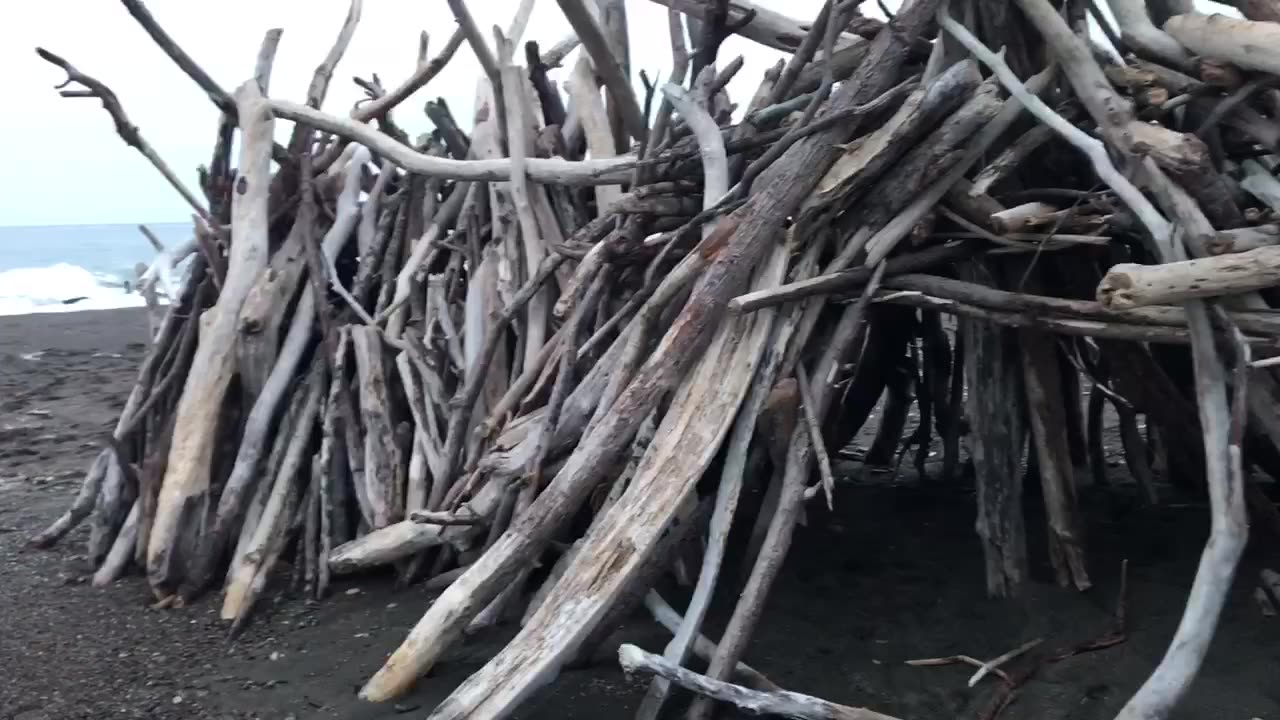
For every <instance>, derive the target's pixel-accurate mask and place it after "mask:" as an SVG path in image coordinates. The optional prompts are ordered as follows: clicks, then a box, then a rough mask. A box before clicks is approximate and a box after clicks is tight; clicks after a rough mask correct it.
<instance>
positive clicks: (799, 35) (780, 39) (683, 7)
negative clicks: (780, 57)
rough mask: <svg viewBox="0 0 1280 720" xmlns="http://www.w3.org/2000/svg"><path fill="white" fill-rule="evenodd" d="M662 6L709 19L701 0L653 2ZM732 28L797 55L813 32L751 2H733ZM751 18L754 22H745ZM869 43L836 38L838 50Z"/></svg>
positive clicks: (843, 35)
mask: <svg viewBox="0 0 1280 720" xmlns="http://www.w3.org/2000/svg"><path fill="white" fill-rule="evenodd" d="M653 2H656V3H657V4H659V5H662V6H664V7H668V8H671V9H672V10H679V11H680V12H682V13H684V14H685V15H688V16H689V17H690V18H696V19H698V20H702V19H703V18H705V17H706V16H707V5H706V4H705V3H702V2H699V1H698V0H653ZM728 5H729V25H730V26H731V27H732V28H733V30H734V32H735V33H736V34H738V35H741V36H742V37H744V38H747V39H748V40H754V41H755V42H758V43H760V44H761V45H764V46H765V47H770V48H773V49H774V50H782V51H783V52H794V51H795V50H796V48H798V47H800V43H801V42H803V41H804V37H805V35H807V34H808V32H809V23H808V22H806V21H803V20H796V19H795V18H791V17H787V16H786V15H783V14H782V13H780V12H778V11H776V10H773V9H771V8H769V7H763V6H761V5H758V4H756V3H752V2H748V1H747V0H730V2H729V3H728ZM747 16H750V22H745V23H744V22H743V20H744V19H746V18H747ZM866 44H867V41H866V40H864V39H863V38H861V37H859V36H857V35H854V34H853V33H845V32H842V33H841V34H840V35H839V37H838V38H837V39H836V49H837V50H840V49H843V48H846V47H861V46H864V45H866Z"/></svg>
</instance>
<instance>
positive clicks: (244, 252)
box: [147, 81, 274, 597]
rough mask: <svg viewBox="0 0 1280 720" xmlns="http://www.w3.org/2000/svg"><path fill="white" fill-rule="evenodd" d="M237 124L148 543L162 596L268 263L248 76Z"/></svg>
mask: <svg viewBox="0 0 1280 720" xmlns="http://www.w3.org/2000/svg"><path fill="white" fill-rule="evenodd" d="M236 103H237V107H238V110H239V115H240V122H241V126H242V128H243V134H242V137H241V146H240V165H239V177H238V179H237V180H236V192H235V194H234V196H233V199H232V208H231V212H232V227H231V237H232V242H231V256H230V261H229V263H228V266H227V274H226V278H225V279H224V281H223V283H222V290H221V292H220V293H219V294H218V300H217V302H216V303H214V305H213V307H211V308H210V309H209V310H207V311H205V312H204V313H203V314H202V315H201V316H200V319H199V323H200V342H199V345H198V346H197V347H196V354H195V357H194V358H193V359H192V361H191V369H190V371H189V372H188V374H187V380H186V383H185V385H184V387H183V391H182V395H181V397H180V398H179V400H178V407H177V410H176V417H177V423H176V424H175V425H174V429H173V443H172V446H171V449H170V453H169V461H168V465H167V468H166V471H165V476H164V481H163V483H162V484H161V486H160V496H159V499H158V503H157V505H156V514H155V520H154V521H153V523H152V527H151V533H150V538H149V542H148V547H147V577H148V580H149V581H150V583H151V586H152V588H153V590H154V591H155V592H156V594H157V595H158V596H160V597H164V596H167V595H168V594H169V593H170V592H172V591H173V590H174V588H175V586H176V584H177V582H178V581H179V580H180V579H181V575H182V572H183V568H182V565H183V564H184V559H185V558H184V557H183V556H184V555H186V554H189V553H190V552H191V551H192V550H194V549H195V543H196V542H198V540H199V537H198V535H199V529H200V528H201V527H202V526H203V525H204V523H203V517H204V514H205V513H206V508H207V506H208V504H209V482H210V467H211V465H212V460H213V457H212V453H213V446H214V442H215V439H216V433H215V427H216V425H217V421H218V416H219V415H220V414H221V409H222V401H223V398H224V396H225V395H226V391H227V387H228V385H229V384H230V382H231V375H232V373H233V372H234V369H235V358H236V355H235V351H236V320H237V318H238V317H239V314H240V308H241V306H242V305H243V304H244V301H245V298H246V297H247V296H248V294H249V291H250V290H251V289H252V287H253V285H254V283H255V282H257V279H258V276H259V274H260V273H261V272H262V271H263V270H264V269H265V268H266V265H267V253H268V248H267V222H268V218H269V208H268V207H267V197H268V193H269V188H270V183H271V178H270V161H271V147H272V146H271V141H272V132H273V128H274V121H273V119H272V117H271V112H270V110H269V109H268V108H267V106H266V100H265V99H264V98H263V97H262V94H261V92H260V91H259V90H258V85H257V83H256V82H254V81H250V82H247V83H245V84H243V85H241V86H240V88H239V89H238V90H236Z"/></svg>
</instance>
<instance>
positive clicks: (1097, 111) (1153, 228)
mask: <svg viewBox="0 0 1280 720" xmlns="http://www.w3.org/2000/svg"><path fill="white" fill-rule="evenodd" d="M1017 3H1018V6H1019V7H1020V8H1021V9H1022V11H1023V13H1024V15H1025V16H1026V17H1027V19H1028V20H1029V21H1030V22H1031V23H1032V24H1033V25H1034V26H1035V27H1036V28H1037V29H1038V30H1039V31H1040V33H1041V35H1042V36H1043V37H1044V39H1045V40H1046V42H1047V43H1048V44H1049V46H1050V47H1051V48H1052V50H1053V52H1054V53H1055V55H1057V56H1058V58H1059V59H1060V60H1061V61H1062V62H1063V65H1064V70H1065V71H1066V76H1067V78H1068V79H1070V81H1071V83H1072V85H1073V87H1074V88H1075V90H1076V95H1077V96H1078V97H1079V98H1080V100H1081V102H1082V103H1083V104H1084V105H1085V107H1086V109H1088V110H1089V112H1090V114H1091V115H1093V117H1094V119H1095V121H1096V122H1097V123H1098V124H1099V125H1100V126H1101V128H1102V130H1103V133H1104V135H1105V136H1106V137H1108V139H1109V140H1111V141H1112V142H1113V143H1115V144H1116V145H1118V146H1119V148H1120V149H1121V150H1124V151H1127V150H1128V149H1129V148H1128V147H1127V146H1126V145H1125V143H1127V142H1128V139H1127V138H1126V137H1125V136H1124V134H1123V129H1124V127H1125V123H1126V121H1127V119H1128V118H1127V116H1128V113H1127V107H1126V106H1125V105H1124V104H1123V102H1122V101H1121V100H1120V99H1119V98H1118V97H1117V96H1116V94H1115V91H1114V90H1113V89H1112V88H1111V86H1110V85H1109V84H1108V83H1107V82H1106V78H1105V76H1104V75H1103V73H1102V70H1101V69H1100V68H1099V67H1098V64H1097V61H1096V60H1095V59H1094V58H1093V57H1092V55H1091V54H1090V53H1089V51H1088V48H1087V46H1085V43H1084V42H1083V41H1082V40H1081V39H1080V38H1079V37H1078V36H1077V35H1076V34H1075V33H1074V32H1073V31H1072V30H1071V28H1070V27H1069V26H1068V25H1067V24H1066V23H1065V22H1064V21H1063V20H1062V18H1061V16H1059V15H1058V14H1057V11H1056V10H1055V8H1054V7H1053V6H1052V5H1051V4H1050V3H1049V2H1048V0H1017ZM1180 17H1188V16H1185V15H1184V16H1180ZM1172 24H1173V22H1172V20H1171V21H1170V22H1169V23H1166V25H1165V29H1166V30H1167V31H1171V27H1170V26H1171V25H1172ZM1171 34H1173V35H1174V36H1175V37H1178V34H1177V33H1174V32H1171ZM1180 41H1181V42H1183V44H1184V45H1189V43H1188V42H1187V40H1186V38H1180ZM1242 47H1243V45H1242ZM1192 49H1193V50H1195V48H1194V47H1192ZM1002 80H1003V78H1002ZM1015 83H1016V81H1015ZM1042 110H1043V109H1042ZM1036 114H1037V116H1039V117H1047V115H1048V114H1046V113H1043V112H1040V113H1036ZM1068 139H1069V140H1070V141H1071V142H1072V143H1073V144H1076V145H1077V146H1078V147H1080V146H1082V145H1083V143H1081V142H1080V141H1081V140H1082V138H1081V137H1080V136H1079V135H1075V136H1069V137H1068ZM1091 157H1095V167H1099V168H1100V169H1101V168H1102V166H1103V162H1102V161H1103V160H1104V159H1105V157H1096V156H1094V155H1093V153H1091ZM1138 171H1139V173H1138V176H1139V178H1140V179H1142V180H1143V181H1144V182H1145V184H1147V185H1148V186H1149V187H1150V188H1151V190H1152V191H1153V193H1154V194H1155V195H1156V197H1157V199H1158V200H1159V201H1160V202H1161V204H1162V206H1163V207H1164V208H1165V209H1166V210H1167V211H1168V212H1170V214H1172V215H1173V216H1174V217H1175V218H1176V219H1177V221H1178V223H1179V224H1180V225H1182V226H1184V227H1187V228H1190V229H1192V230H1193V232H1191V233H1188V234H1186V236H1185V237H1184V242H1186V244H1187V245H1188V246H1190V247H1196V246H1198V245H1200V244H1201V238H1200V236H1201V235H1203V234H1204V231H1203V229H1200V230H1198V231H1197V228H1199V227H1200V226H1207V225H1209V223H1208V220H1207V219H1206V218H1205V217H1204V214H1203V213H1202V212H1200V211H1199V208H1198V207H1197V206H1196V205H1195V202H1194V201H1193V200H1191V199H1190V198H1189V197H1187V196H1185V193H1184V192H1182V191H1181V188H1179V187H1177V186H1176V185H1174V184H1173V183H1171V182H1169V180H1168V178H1166V177H1165V176H1164V174H1163V173H1162V172H1161V171H1160V169H1159V168H1156V167H1154V164H1153V163H1152V161H1151V160H1149V159H1148V160H1145V161H1143V162H1142V163H1140V164H1139V165H1138ZM1107 181H1108V184H1111V185H1112V187H1113V189H1115V190H1117V194H1120V195H1121V196H1122V197H1123V199H1124V201H1125V203H1126V204H1128V205H1130V207H1131V208H1133V210H1134V211H1135V214H1136V215H1137V216H1138V218H1139V221H1140V222H1142V224H1143V225H1144V226H1145V227H1146V230H1147V232H1148V233H1149V234H1150V235H1151V237H1152V244H1153V245H1154V249H1155V251H1156V255H1157V257H1159V258H1160V259H1161V260H1164V261H1169V260H1173V259H1175V258H1178V257H1182V254H1181V252H1180V249H1179V248H1177V247H1175V245H1174V241H1175V238H1174V237H1172V227H1171V225H1170V223H1168V221H1166V220H1165V219H1164V217H1162V216H1161V215H1160V214H1159V213H1158V212H1156V211H1155V210H1154V208H1151V207H1150V206H1149V205H1146V204H1145V203H1146V201H1145V198H1143V197H1142V196H1141V195H1140V194H1139V195H1137V196H1136V197H1135V196H1134V195H1135V194H1136V193H1138V191H1137V190H1136V188H1133V186H1132V185H1131V184H1130V183H1129V181H1128V180H1127V178H1125V177H1123V176H1118V177H1117V176H1113V177H1111V178H1108V179H1107ZM1122 188H1123V192H1121V189H1122ZM1130 188H1132V190H1131V189H1130ZM1126 195H1127V197H1126ZM1209 229H1210V230H1211V227H1210V228H1209ZM1210 234H1211V233H1210ZM1252 252H1259V251H1257V250H1255V251H1252ZM1185 309H1186V312H1187V318H1188V325H1189V327H1190V330H1191V336H1192V343H1191V346H1192V356H1193V359H1194V361H1195V362H1194V365H1195V379H1196V380H1195V382H1196V398H1197V401H1198V402H1197V409H1198V411H1199V415H1200V423H1201V427H1202V428H1203V431H1204V449H1205V470H1206V475H1207V477H1206V480H1207V484H1208V487H1209V501H1210V512H1211V526H1210V534H1209V539H1208V541H1207V543H1206V545H1205V550H1204V553H1203V555H1202V556H1201V562H1200V566H1199V567H1198V568H1197V571H1196V577H1195V580H1194V582H1193V583H1192V588H1191V593H1190V596H1189V597H1188V599H1187V606H1186V609H1185V610H1184V612H1183V615H1182V619H1181V621H1180V623H1179V625H1178V630H1177V631H1176V632H1175V634H1174V637H1173V640H1172V641H1171V643H1170V646H1169V650H1168V651H1167V652H1166V654H1165V656H1164V657H1163V658H1162V659H1161V661H1160V664H1159V665H1158V666H1157V667H1156V669H1155V671H1154V672H1153V673H1152V674H1151V676H1150V677H1149V678H1148V679H1147V681H1146V682H1145V683H1144V684H1143V686H1142V687H1141V688H1139V690H1138V692H1137V693H1135V694H1134V696H1133V697H1132V698H1131V699H1130V700H1129V702H1128V703H1126V704H1125V706H1124V707H1123V708H1122V709H1121V711H1120V713H1119V715H1118V716H1117V720H1139V719H1145V720H1150V719H1152V718H1163V717H1166V716H1167V715H1168V713H1169V712H1170V711H1171V710H1172V708H1173V707H1174V705H1176V704H1177V702H1178V701H1179V700H1180V699H1181V697H1182V696H1183V695H1184V694H1185V693H1186V691H1187V689H1188V688H1189V686H1190V684H1191V682H1192V680H1193V679H1194V678H1195V676H1196V674H1197V673H1198V672H1199V669H1200V667H1201V665H1202V664H1203V662H1204V658H1205V654H1206V652H1207V650H1208V646H1209V642H1210V641H1211V640H1212V638H1213V635H1214V632H1215V630H1216V629H1217V624H1218V620H1219V617H1220V616H1221V613H1222V609H1223V606H1224V605H1225V603H1226V599H1227V592H1228V589H1229V588H1230V586H1231V579H1232V577H1233V576H1234V574H1235V569H1236V566H1237V565H1238V563H1239V561H1240V555H1241V554H1242V552H1243V550H1244V546H1245V543H1246V541H1247V538H1248V527H1247V523H1246V520H1245V508H1244V484H1245V479H1244V477H1243V472H1242V469H1241V461H1240V452H1241V449H1240V447H1239V443H1240V436H1241V435H1243V432H1244V428H1243V425H1244V421H1245V420H1244V419H1245V414H1246V410H1245V405H1246V403H1247V402H1249V400H1248V399H1247V398H1249V396H1250V395H1251V393H1247V392H1245V387H1244V384H1245V382H1246V378H1247V375H1246V374H1245V373H1244V372H1238V373H1237V376H1236V378H1235V382H1236V387H1235V390H1236V395H1235V402H1234V405H1231V404H1229V403H1228V400H1227V388H1226V369H1225V367H1224V364H1223V359H1222V357H1221V356H1220V355H1219V354H1218V352H1217V350H1216V347H1215V341H1214V337H1213V328H1212V326H1211V324H1210V320H1209V314H1208V311H1207V309H1206V307H1205V306H1204V304H1202V303H1200V302H1196V301H1190V302H1187V303H1186V304H1185ZM1236 353H1237V355H1238V356H1242V357H1238V362H1239V361H1241V360H1247V356H1248V350H1247V348H1246V347H1245V346H1244V344H1243V343H1242V342H1240V341H1239V339H1238V338H1237V342H1236ZM1261 417H1262V418H1263V420H1264V424H1267V420H1268V416H1267V415H1262V416H1261ZM1268 427H1269V426H1268Z"/></svg>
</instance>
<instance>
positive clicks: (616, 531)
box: [435, 246, 785, 720]
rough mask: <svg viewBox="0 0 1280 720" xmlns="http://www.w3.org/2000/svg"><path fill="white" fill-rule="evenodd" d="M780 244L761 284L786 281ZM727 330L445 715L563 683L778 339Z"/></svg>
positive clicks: (472, 711)
mask: <svg viewBox="0 0 1280 720" xmlns="http://www.w3.org/2000/svg"><path fill="white" fill-rule="evenodd" d="M784 269H785V253H783V252H782V246H778V247H777V248H775V249H774V251H773V252H772V254H771V258H770V259H769V261H768V262H767V263H766V264H765V266H764V267H763V268H761V269H760V270H759V271H758V273H757V278H756V282H755V284H756V285H757V286H760V285H772V284H776V283H777V282H779V281H780V280H781V279H782V273H783V271H784ZM746 317H750V316H739V317H738V318H735V319H734V320H732V321H730V322H726V323H724V324H723V325H721V326H720V328H719V330H718V332H717V333H716V336H715V338H714V339H713V340H712V342H711V346H710V347H708V348H707V350H706V351H705V352H704V353H703V354H702V356H701V357H700V358H699V360H698V362H697V364H696V365H695V367H694V368H693V369H692V370H691V371H690V373H689V375H688V376H687V377H686V379H685V380H684V382H683V383H681V385H680V386H679V388H678V389H677V390H676V396H675V397H674V398H673V399H672V401H671V408H670V409H669V410H668V412H667V414H666V416H665V417H664V418H663V420H662V423H661V425H660V426H659V428H658V431H657V434H656V435H655V437H654V440H653V443H652V444H651V445H650V446H649V448H648V450H647V452H646V453H645V456H644V458H643V459H642V460H641V463H640V466H639V468H637V471H636V476H635V477H634V478H633V479H632V481H631V483H630V484H629V486H628V487H627V489H626V491H625V492H624V493H623V496H622V497H621V498H620V499H619V500H618V502H617V504H616V505H614V506H613V507H612V508H610V509H609V510H608V511H607V512H606V514H605V516H604V518H603V519H602V521H601V522H600V523H599V524H598V525H596V526H595V527H593V528H592V530H591V531H590V532H589V533H588V535H587V536H586V539H585V541H584V544H583V547H584V548H590V551H584V552H582V553H579V554H578V555H577V556H575V558H574V560H573V561H572V562H571V563H570V565H569V567H568V568H567V569H566V570H565V573H564V576H563V578H562V579H561V580H560V582H558V583H557V584H556V586H555V587H554V588H553V589H552V590H551V592H550V593H549V594H548V595H547V597H546V599H545V600H544V601H543V603H542V605H541V607H540V608H539V610H538V612H537V613H535V614H534V616H533V617H532V618H530V619H529V621H528V623H527V624H526V625H525V627H524V628H522V629H521V631H520V633H519V634H518V635H517V636H516V638H515V639H514V640H512V641H511V642H510V643H509V644H508V645H507V646H506V647H505V648H504V649H503V650H502V651H501V652H500V653H499V654H498V656H497V657H495V658H494V659H493V660H492V661H490V662H489V663H488V664H487V665H486V666H485V667H484V668H482V669H481V670H480V671H478V672H477V673H475V674H474V675H472V676H471V677H470V678H468V679H467V680H466V681H465V682H464V683H463V684H462V685H461V686H459V687H458V689H456V690H455V691H454V692H453V693H452V694H451V695H450V696H449V698H447V699H446V700H445V701H444V702H442V703H441V705H440V706H439V707H438V708H437V709H436V713H435V715H436V717H437V719H438V720H446V719H450V720H452V719H457V718H462V717H502V716H505V715H506V714H508V713H510V711H511V710H512V709H513V708H514V707H515V704H516V703H518V702H519V701H520V700H521V699H522V698H523V697H525V696H527V694H528V693H529V692H530V691H532V690H534V689H536V688H538V687H541V686H542V685H544V684H545V683H547V682H549V681H550V680H552V679H554V677H555V675H556V673H557V671H558V668H559V667H560V666H561V665H562V664H563V663H564V662H565V661H566V660H568V659H570V658H572V657H573V656H574V654H575V653H576V652H577V650H578V647H579V644H580V643H581V642H583V641H584V640H585V639H586V637H587V636H588V635H589V634H590V633H591V631H592V630H594V629H595V626H596V624H597V623H598V622H600V621H601V619H602V618H603V616H604V614H605V613H606V612H607V611H608V610H609V608H610V607H611V606H612V605H613V603H614V602H615V601H617V599H618V598H619V596H620V595H621V594H622V593H623V592H624V591H625V590H626V588H627V585H628V581H629V580H630V578H631V574H632V573H634V572H636V571H638V569H639V567H640V566H641V565H642V564H643V563H644V561H645V559H646V558H647V556H648V553H649V552H650V551H651V549H652V548H653V546H654V544H655V543H657V542H658V540H659V538H660V537H661V535H662V534H663V532H664V531H665V529H666V527H667V524H668V522H669V521H670V519H671V517H672V515H673V514H674V513H676V512H677V509H678V508H679V507H680V505H681V504H682V503H683V502H684V501H685V500H687V499H688V497H689V493H691V492H692V491H693V489H694V484H695V483H696V482H697V480H698V478H699V477H700V476H701V475H702V472H703V470H704V469H705V468H706V466H707V464H708V463H710V461H711V458H712V456H713V455H714V454H715V452H716V449H717V448H718V447H719V445H720V442H721V441H722V440H723V438H724V436H725V435H726V434H727V433H728V431H729V427H730V425H731V424H732V421H733V416H734V415H735V414H736V412H737V409H738V407H739V405H740V404H741V402H742V400H743V399H744V398H745V396H746V393H747V390H748V388H749V386H750V383H751V379H752V377H753V375H754V371H755V367H756V365H757V364H758V362H759V361H760V358H761V356H762V352H763V350H764V346H765V341H766V340H767V339H768V330H769V323H768V322H767V321H768V318H761V320H760V321H754V322H746V323H744V322H740V319H741V318H746Z"/></svg>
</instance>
